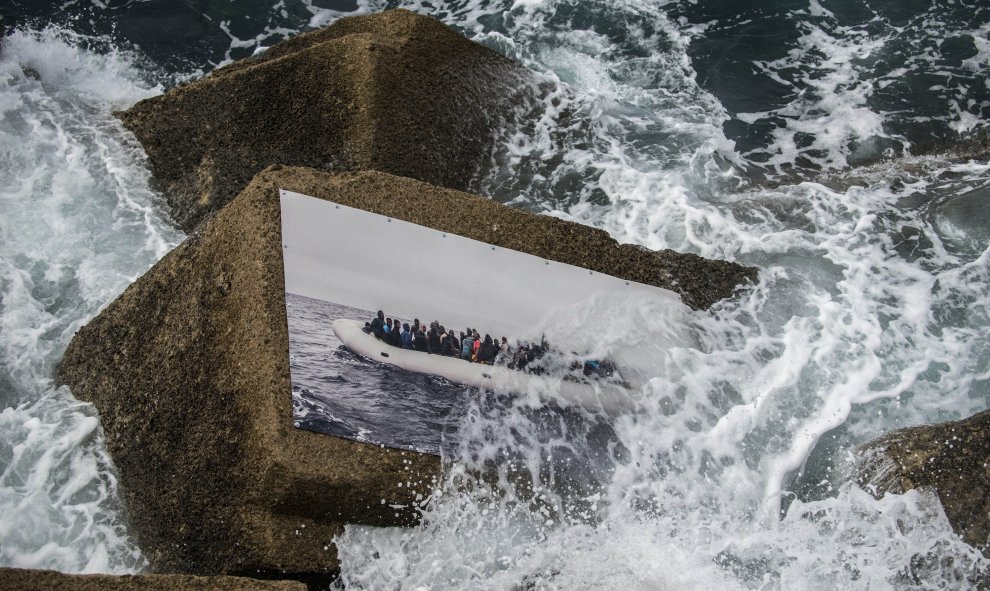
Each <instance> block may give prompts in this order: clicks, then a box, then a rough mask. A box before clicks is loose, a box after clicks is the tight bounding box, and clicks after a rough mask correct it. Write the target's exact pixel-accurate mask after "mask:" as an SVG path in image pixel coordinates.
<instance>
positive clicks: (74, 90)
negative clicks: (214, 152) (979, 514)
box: [0, 0, 990, 589]
mask: <svg viewBox="0 0 990 591" xmlns="http://www.w3.org/2000/svg"><path fill="white" fill-rule="evenodd" d="M324 4H325V3H323V2H309V1H307V2H301V3H298V2H278V3H271V5H267V4H266V5H265V6H263V7H261V8H259V9H258V13H257V14H255V15H253V16H254V17H257V18H244V19H242V20H237V18H236V15H235V16H226V17H224V18H222V19H219V21H218V22H219V23H221V24H222V26H221V24H218V25H217V28H216V30H215V31H213V33H215V35H214V36H215V37H217V38H220V39H223V40H229V46H226V45H225V46H224V47H222V48H219V49H217V48H212V49H211V50H210V53H209V54H208V55H205V57H203V56H201V57H198V58H196V59H192V58H189V57H188V56H186V57H185V58H183V59H187V58H188V59H191V60H192V62H194V64H198V67H209V65H210V64H211V63H219V62H221V61H223V60H226V59H231V58H236V57H243V56H244V55H248V54H250V53H252V52H254V51H256V50H257V49H258V48H259V47H261V46H262V45H264V44H267V43H270V42H273V41H274V40H275V39H277V38H278V37H280V36H281V35H284V34H286V31H292V30H301V29H306V28H309V27H313V26H321V25H323V24H326V23H328V22H330V21H332V20H333V19H335V18H338V17H339V16H340V15H341V14H343V13H344V12H346V11H348V10H352V9H355V10H356V11H357V12H370V11H374V10H378V9H381V8H384V7H386V6H389V7H393V6H396V5H401V6H404V7H407V8H410V9H412V10H416V11H418V12H423V13H426V14H431V15H433V16H435V17H437V18H440V19H441V20H443V21H444V22H446V23H448V24H450V25H452V26H455V27H458V28H459V29H460V30H462V31H464V32H465V33H466V34H467V35H468V36H469V37H472V38H474V39H475V40H477V41H479V42H481V43H484V44H487V45H489V46H491V47H494V48H496V49H498V50H499V51H502V52H503V53H506V54H507V55H510V56H511V57H514V58H515V59H518V60H520V61H522V62H523V63H525V64H526V65H527V66H528V67H530V68H531V69H533V70H534V71H536V72H537V73H538V75H539V76H541V77H542V78H543V79H544V80H546V81H549V82H552V83H554V85H555V90H554V91H552V92H550V93H549V94H548V95H547V96H546V97H544V104H543V106H542V109H541V110H540V111H539V118H538V119H537V120H536V121H534V122H533V123H532V125H530V126H528V127H525V128H522V129H516V130H511V131H507V132H505V135H504V136H503V137H502V141H501V143H500V148H499V149H498V151H497V153H496V154H495V155H494V158H493V164H492V168H491V170H490V171H488V174H487V175H486V176H485V177H484V178H482V179H480V181H479V186H478V190H479V191H480V192H482V193H483V194H486V195H488V196H490V197H492V198H493V199H497V200H499V201H502V202H506V203H510V204H511V205H514V206H519V207H524V208H528V209H532V210H536V211H542V212H545V213H547V214H549V215H555V216H558V217H562V218H566V219H572V220H576V221H580V222H583V223H586V224H591V225H594V226H597V227H600V228H603V229H605V230H606V231H608V232H609V233H610V234H612V235H613V236H614V237H616V238H617V239H619V240H620V241H623V242H630V243H636V244H640V245H643V246H646V247H649V248H674V249H677V250H681V251H686V252H693V253H697V254H701V255H704V256H709V257H715V258H724V259H729V260H735V261H738V262H740V263H743V264H747V265H754V266H757V267H759V268H760V278H759V281H758V283H757V284H756V285H754V286H752V287H751V289H749V290H748V291H745V292H743V293H741V294H740V296H739V297H738V298H737V299H735V300H732V301H726V302H722V303H721V304H719V305H717V306H716V307H715V308H714V309H713V310H710V311H707V312H694V313H690V314H688V315H687V317H686V319H680V320H677V321H676V323H677V326H678V327H679V329H678V330H677V331H675V332H676V334H678V335H680V336H682V337H683V336H684V335H688V336H687V337H686V338H682V339H681V340H677V341H675V342H673V343H671V344H669V345H665V346H660V343H666V342H668V337H669V336H670V334H669V333H670V331H671V326H672V323H675V321H674V320H672V319H670V318H668V317H666V316H665V315H664V312H663V311H662V310H657V309H655V307H654V306H652V304H651V303H650V302H622V303H621V304H620V305H615V304H614V303H611V302H606V301H590V302H588V303H587V304H586V306H584V307H579V308H575V309H572V310H562V311H560V313H559V315H558V316H556V317H554V318H548V319H547V324H546V325H545V326H543V327H540V328H538V329H537V330H540V329H545V330H547V331H552V330H556V331H558V332H557V333H556V337H555V338H557V339H559V340H560V341H561V342H563V341H568V340H577V341H580V340H581V339H585V340H586V341H587V339H588V331H591V332H592V333H593V338H592V339H591V343H592V344H593V345H594V347H597V348H598V350H600V351H603V352H608V353H612V352H616V351H619V352H621V351H627V352H629V351H632V352H633V353H635V354H636V355H637V357H638V358H639V359H640V360H642V359H643V358H645V359H648V360H649V363H648V364H640V366H641V367H643V366H647V367H649V368H650V369H649V373H648V375H644V376H642V378H643V379H641V380H638V381H639V383H638V384H637V385H636V388H635V392H633V398H634V399H635V401H636V406H635V408H634V410H633V411H632V412H629V413H624V414H621V415H618V416H605V415H602V414H597V413H591V412H588V411H584V410H581V409H575V408H564V409H552V412H549V411H548V412H541V411H540V409H539V408H537V404H538V403H537V401H538V400H539V397H537V396H530V397H520V398H517V399H513V400H505V399H497V398H495V397H493V396H490V395H486V394H484V393H479V394H477V402H476V403H475V405H474V406H473V407H472V409H471V411H470V412H469V413H468V414H467V418H466V419H465V421H464V424H463V425H462V429H461V437H462V439H464V441H465V443H464V444H463V445H461V446H460V447H459V448H458V449H457V450H456V451H455V452H454V453H452V454H451V455H450V456H449V457H447V458H445V463H446V465H447V467H448V470H447V474H446V479H445V482H444V484H443V485H442V486H441V487H440V489H439V490H438V491H437V492H436V493H435V494H434V496H433V498H432V499H431V501H430V504H429V506H428V507H427V509H426V510H425V513H424V521H423V525H422V526H420V527H419V528H415V529H402V530H393V529H375V528H367V527H348V528H347V530H346V531H345V533H344V534H343V535H342V536H341V537H340V538H339V539H338V540H337V545H338V547H339V553H340V557H341V561H342V581H341V582H342V584H344V585H346V587H347V588H352V589H380V588H397V589H420V588H437V589H439V588H450V589H460V588H468V587H470V588H482V589H507V588H530V589H590V588H628V589H658V588H659V589H663V588H672V589H691V588H711V587H713V586H717V587H718V588H742V589H787V588H808V589H834V588H838V587H853V588H926V589H927V588H936V587H946V588H965V587H973V586H975V584H976V580H977V579H978V578H979V577H981V576H982V577H986V576H987V572H988V569H990V564H988V561H987V560H986V559H985V558H983V557H982V556H981V555H979V554H978V553H977V552H976V551H975V550H973V549H972V548H971V547H969V546H967V545H965V544H963V543H962V542H961V541H960V540H959V539H958V538H957V536H955V534H953V533H952V531H951V528H950V526H949V524H948V523H947V521H946V519H945V516H944V514H943V513H942V510H941V507H940V505H939V503H938V500H937V498H935V497H934V496H933V495H931V494H929V493H924V492H917V491H913V492H909V493H907V494H904V495H888V496H887V497H886V498H884V499H882V500H875V499H873V497H871V496H870V495H869V494H867V493H865V492H863V491H861V490H860V489H858V488H857V487H855V486H852V485H851V484H850V482H849V477H850V473H851V455H852V454H851V452H852V450H853V449H854V448H855V447H856V446H857V445H858V444H860V443H863V442H865V441H868V440H869V439H870V438H872V437H874V436H876V435H878V434H880V433H883V432H885V431H887V430H889V429H893V428H897V427H901V426H907V425H911V424H918V423H927V422H932V421H938V420H945V419H953V418H960V417H963V416H967V415H969V414H972V413H973V412H976V411H979V410H982V409H985V408H988V407H990V346H988V345H987V344H986V335H987V331H988V326H990V311H988V309H987V298H986V293H987V291H988V285H990V254H988V252H990V248H988V243H990V219H988V218H987V216H986V215H985V214H983V213H982V210H984V209H986V208H985V207H982V206H983V204H984V202H985V200H986V199H987V198H990V165H988V163H987V161H986V156H985V154H984V155H983V156H982V157H981V158H977V159H969V160H968V159H961V158H956V157H952V156H948V155H944V154H950V153H952V152H953V151H954V150H953V149H950V148H952V147H953V146H955V145H957V144H958V145H968V144H967V142H970V141H971V140H972V138H974V137H979V134H980V133H985V132H986V123H985V110H986V108H987V107H990V98H988V94H990V93H988V91H990V85H988V84H987V82H986V76H985V73H986V71H987V68H988V67H990V37H988V35H990V29H988V27H990V25H988V24H987V22H986V21H988V20H990V14H988V11H987V9H986V8H985V7H982V6H980V5H978V4H974V3H967V2H955V3H952V4H949V3H932V5H931V6H926V7H923V8H920V9H917V10H914V9H911V8H906V7H900V8H898V7H880V8H877V7H872V8H871V7H870V6H868V5H866V4H865V3H864V4H862V5H860V4H857V3H840V2H832V1H828V0H817V1H816V0H811V1H809V2H807V3H798V5H797V6H795V7H778V6H770V5H766V4H765V3H761V2H745V3H741V4H740V5H738V6H736V5H733V6H732V7H731V10H729V11H728V14H726V13H725V10H724V9H723V8H722V7H721V5H720V4H719V3H694V2H674V1H670V2H654V3H647V2H637V1H634V0H623V1H621V2H610V3H605V2H590V1H582V2H578V1H575V0H571V1H568V0H543V1H539V0H536V1H533V0H517V1H514V2H507V1H501V2H499V1H489V0H466V1H458V2H454V3H435V2H389V3H383V2H361V3H358V4H356V5H354V6H347V7H343V6H335V7H333V8H330V9H324V8H320V6H321V5H324ZM262 9H263V10H262ZM110 10H111V9H107V12H106V14H111V13H110V12H109V11H110ZM114 10H116V9H114ZM210 10H213V7H211V8H210ZM216 10H220V8H217V9H216ZM912 10H914V12H912ZM720 11H721V12H720ZM97 12H99V11H97ZM113 14H117V13H113ZM224 14H227V13H224ZM80 26H81V25H80ZM761 35H765V38H766V40H763V39H764V37H761ZM754 39H755V41H754ZM224 43H227V41H224ZM56 54H57V55H56ZM173 60H174V52H173V53H168V55H167V57H166V58H162V61H165V62H169V63H171V62H172V61H173ZM179 61H182V60H179ZM138 63H139V62H138V61H136V59H135V58H133V57H131V56H127V55H122V54H120V53H115V52H113V51H112V50H111V51H110V52H109V53H108V52H107V51H104V50H100V51H94V50H89V49H84V48H81V47H80V45H79V43H78V42H76V41H73V40H72V34H71V33H68V32H66V31H64V30H63V31H58V30H49V31H43V32H37V33H23V32H21V33H14V34H12V35H11V36H8V37H7V38H6V39H5V41H4V49H3V53H0V68H2V80H3V82H2V84H3V86H2V87H0V92H2V93H3V94H2V96H0V98H2V100H0V107H2V109H3V114H4V115H3V119H2V122H0V125H2V127H0V133H3V134H4V142H3V143H2V146H3V147H2V148H0V154H2V157H3V163H4V164H3V168H4V170H5V171H6V170H12V171H25V172H23V173H20V172H19V173H18V174H15V175H10V174H8V175H6V176H5V177H4V180H2V181H0V183H2V184H0V196H2V198H3V199H4V212H5V215H4V217H3V220H2V221H0V224H3V225H2V226H0V228H2V236H3V249H4V250H3V253H2V260H0V265H3V266H2V268H3V279H2V282H3V283H2V286H3V292H2V293H3V316H2V321H3V325H2V331H0V346H2V350H3V358H2V363H3V372H4V373H3V374H2V375H3V376H4V377H3V380H4V382H3V384H2V386H3V389H4V390H3V391H4V396H6V397H8V398H9V400H8V401H7V402H8V406H9V408H7V409H6V410H4V411H3V413H2V414H0V422H2V425H0V429H3V432H4V433H5V438H4V441H5V443H4V444H3V445H4V447H2V448H0V458H2V462H3V464H2V465H3V466H4V472H3V480H2V481H0V486H2V488H0V503H2V504H0V507H2V511H0V515H2V517H0V532H2V533H3V537H2V539H4V540H5V541H6V540H8V539H13V540H16V541H15V542H13V543H5V544H4V545H3V547H2V550H0V560H2V561H3V562H4V563H6V564H11V565H16V566H33V565H47V566H52V567H54V568H59V569H62V570H70V571H82V570H86V571H96V570H114V571H128V570H134V569H138V568H140V565H141V559H140V555H139V553H138V552H137V550H136V549H135V548H134V546H133V545H132V544H131V543H130V542H129V541H128V540H127V537H126V533H125V531H124V527H123V520H122V518H121V513H120V510H119V507H118V506H117V501H116V497H115V492H114V483H115V481H114V478H113V471H112V467H111V466H110V462H109V460H108V459H107V458H106V455H105V452H104V451H103V450H102V445H101V444H100V441H99V437H100V436H99V430H98V427H97V426H96V425H95V421H94V419H93V413H92V410H91V409H90V408H89V407H88V406H86V405H82V404H80V403H78V402H75V401H73V400H72V398H71V396H70V394H69V393H68V392H67V391H66V390H65V389H59V390H53V389H52V388H51V382H50V373H51V368H52V366H53V365H54V363H55V362H56V361H57V359H58V357H59V355H60V354H61V351H62V349H63V348H64V346H65V344H66V342H67V340H68V338H70V336H71V334H72V332H73V331H74V330H75V328H77V327H78V326H79V325H80V324H81V323H82V322H84V321H85V319H87V318H89V317H91V316H92V315H93V314H94V313H95V312H96V311H97V310H98V309H99V307H100V306H102V305H104V304H105V303H106V302H107V301H108V300H110V299H111V298H112V297H113V296H114V295H115V294H116V293H119V291H120V290H121V289H123V287H124V286H125V285H126V284H127V283H128V282H129V281H130V280H132V279H133V278H134V277H136V276H137V275H139V274H140V273H141V272H142V271H143V270H144V269H145V268H147V266H148V265H150V264H151V263H152V262H153V261H154V260H155V259H157V258H158V257H160V256H162V254H164V252H166V251H167V250H168V248H169V247H170V246H171V245H173V244H175V242H176V241H177V240H178V239H179V238H180V236H179V235H178V234H177V233H176V232H175V231H174V230H172V229H171V228H170V226H168V224H167V223H164V222H163V221H162V220H161V219H159V218H158V217H157V216H158V214H157V213H156V212H159V211H161V209H160V203H159V201H158V197H157V196H156V195H155V194H154V193H153V192H152V191H151V190H149V189H148V187H147V177H146V173H145V172H144V169H143V163H142V156H141V153H140V148H139V147H138V146H137V145H136V144H135V143H133V139H130V138H129V136H127V135H126V134H124V133H122V132H121V131H120V129H119V125H118V124H117V123H115V122H114V120H113V118H112V117H111V116H110V112H111V111H112V110H113V109H116V108H124V107H126V106H127V105H128V104H129V103H131V102H133V101H135V100H138V99H139V98H142V97H144V96H147V95H149V94H154V93H156V92H158V89H156V88H154V87H152V86H151V85H150V84H148V83H147V82H144V81H142V80H143V78H142V77H146V78H148V79H151V78H154V77H155V76H159V77H160V75H159V74H156V73H154V72H152V73H149V72H146V71H145V72H142V71H140V66H137V65H136V64H138ZM183 63H185V62H183ZM60 64H72V66H70V67H62V66H60ZM959 142H961V144H960V143H959ZM943 148H944V149H943ZM959 151H960V152H966V150H959ZM861 164H867V166H862V167H861V168H858V169H855V170H849V169H847V168H846V167H847V166H848V165H861ZM27 171H30V174H28V172H27ZM135 251H137V252H138V255H137V256H134V252H135ZM568 321H571V322H568ZM572 324H573V327H574V328H573V330H572V329H570V328H569V327H570V326H571V325H572ZM582 330H583V331H584V332H581V331H582ZM586 344H587V343H586ZM287 395H288V394H287ZM569 413H571V414H570V415H569ZM573 413H579V414H581V415H582V417H581V418H582V420H580V421H571V420H568V416H571V415H572V414H573ZM8 434H9V435H8ZM53 442H54V443H53Z"/></svg>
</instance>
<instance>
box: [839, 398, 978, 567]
mask: <svg viewBox="0 0 990 591" xmlns="http://www.w3.org/2000/svg"><path fill="white" fill-rule="evenodd" d="M859 455H860V458H861V460H860V473H859V477H858V478H859V483H860V485H861V486H862V487H864V488H865V489H867V490H869V491H870V492H872V493H873V494H874V495H876V496H878V497H879V496H882V495H883V494H885V493H888V492H892V493H903V492H905V491H907V490H910V489H912V488H921V487H929V488H931V489H933V490H934V491H935V492H936V494H938V498H939V499H940V500H941V502H942V506H943V507H944V508H945V514H946V516H947V517H948V518H949V522H950V523H951V524H952V527H953V529H954V530H955V531H956V533H958V534H959V535H961V536H962V538H963V540H965V541H966V542H967V543H969V544H971V545H972V546H975V547H976V548H979V549H980V550H981V551H982V552H983V554H984V555H986V556H988V557H990V552H988V542H990V411H984V412H981V413H978V414H975V415H973V416H971V417H969V418H967V419H963V420H961V421H952V422H948V423H939V424H936V425H925V426H921V427H911V428H908V429H899V430H897V431H893V432H891V433H888V434H887V435H884V436H883V437H880V438H878V439H876V440H874V441H871V442H870V443H868V444H866V445H864V446H863V447H862V448H860V450H859Z"/></svg>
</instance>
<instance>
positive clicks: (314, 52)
mask: <svg viewBox="0 0 990 591" xmlns="http://www.w3.org/2000/svg"><path fill="white" fill-rule="evenodd" d="M533 84H534V83H533V80H532V74H531V73H530V72H529V71H528V70H526V69H525V68H524V67H522V66H521V65H519V64H517V63H516V62H513V61H511V60H509V59H508V58H506V57H504V56H502V55H500V54H498V53H496V52H494V51H492V50H490V49H487V48H485V47H483V46H481V45H478V44H476V43H473V42H470V41H468V40H467V39H465V38H464V37H462V36H461V35H459V34H457V33H455V32H454V31H453V30H451V29H450V28H448V27H447V26H446V25H443V24H442V23H440V22H438V21H436V20H433V19H431V18H429V17H425V16H420V15H416V14H414V13H412V12H408V11H405V10H393V11H387V12H383V13H380V14H374V15H368V16H358V17H350V18H344V19H341V20H339V21H337V22H335V23H334V24H332V25H330V26H329V27H327V28H325V29H321V30H318V31H314V32H311V33H306V34H303V35H299V36H297V37H294V38H291V39H289V40H287V41H284V42H282V43H280V44H278V45H275V46H274V47H272V48H270V49H269V50H268V51H266V52H265V53H263V54H261V55H260V56H257V57H254V58H249V59H245V60H241V61H239V62H235V63H234V64H231V65H229V66H227V67H224V68H220V69H218V70H216V71H215V72H213V73H211V74H210V75H209V76H206V77H204V78H202V79H200V80H197V81H195V82H192V83H190V84H187V85H184V86H180V87H178V88H174V89H172V90H170V91H169V92H167V93H165V94H164V95H162V96H158V97H153V98H151V99H147V100H144V101H141V102H139V103H138V104H136V105H135V106H133V107H132V108H131V109H129V110H128V111H126V112H124V113H121V114H120V117H121V119H122V120H123V122H124V125H125V126H126V127H127V128H128V129H130V130H131V131H133V132H134V134H135V135H136V136H137V138H138V139H139V140H140V141H141V143H142V144H143V145H144V148H145V151H146V152H147V154H148V159H149V161H150V163H151V166H152V168H153V170H154V173H155V178H156V180H157V181H158V182H159V183H161V184H162V186H163V188H164V190H165V195H166V198H167V199H168V202H169V204H170V206H171V208H172V214H173V216H174V218H175V219H176V220H177V221H178V222H179V224H180V225H181V226H182V227H183V229H185V230H186V231H187V232H189V231H191V230H192V229H193V228H194V227H195V226H196V225H197V224H198V223H199V222H200V221H201V220H202V219H203V218H204V217H205V216H207V215H209V214H210V213H212V212H214V211H217V210H218V209H219V208H220V207H222V206H223V205H224V204H225V203H227V202H228V201H229V200H230V199H232V198H233V197H234V196H235V195H237V194H238V193H239V192H240V191H241V189H243V188H244V186H245V185H247V183H248V181H250V180H251V178H252V177H253V176H254V175H255V173H257V172H259V171H260V170H262V169H263V168H265V167H266V166H269V165H271V164H285V165H300V166H308V167H313V168H317V169H322V170H327V171H333V172H342V171H350V170H379V171H384V172H389V173H392V174H397V175H402V176H407V177H410V178H416V179H420V180H424V181H427V182H430V183H433V184H437V185H441V186H445V187H452V188H456V189H461V190H465V189H468V188H469V183H470V182H471V180H472V179H473V178H474V177H475V176H476V175H477V174H478V172H479V168H480V167H481V166H482V165H483V164H484V163H485V162H487V161H488V160H489V159H490V155H491V151H492V147H493V142H494V139H495V134H496V133H497V131H498V130H499V129H501V128H502V126H503V123H504V122H505V121H506V120H507V118H509V117H511V116H512V113H513V112H514V111H513V105H515V104H518V103H519V102H520V101H523V100H525V98H524V97H527V96H531V95H532V93H533Z"/></svg>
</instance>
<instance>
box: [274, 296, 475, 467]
mask: <svg viewBox="0 0 990 591" xmlns="http://www.w3.org/2000/svg"><path fill="white" fill-rule="evenodd" d="M285 307H286V317H287V318H288V323H289V362H290V368H291V372H292V408H293V414H294V419H295V425H296V426H297V427H299V428H302V429H307V430H310V431H317V432H320V433H326V434H328V435H334V436H337V437H346V438H348V439H354V440H357V441H364V442H368V443H381V444H384V445H387V446H388V447H395V448H399V449H411V450H415V451H420V452H426V453H432V454H438V453H440V449H441V447H442V446H443V445H444V444H445V442H447V443H451V442H450V441H449V439H450V438H451V437H454V436H455V426H456V425H457V423H458V421H459V420H460V419H461V417H463V415H464V412H465V410H466V407H467V406H468V402H469V397H470V396H472V395H477V394H478V393H477V392H473V391H471V390H469V389H468V388H465V387H464V386H460V385H457V384H453V383H451V382H449V381H447V380H445V379H443V378H441V377H438V376H432V375H427V374H420V373H415V372H410V371H406V370H404V369H402V368H399V367H395V366H393V365H389V364H387V363H378V362H375V361H371V360H369V359H366V358H364V357H362V356H360V355H356V354H354V353H351V352H350V351H348V350H347V349H346V348H345V347H344V346H343V343H341V342H340V340H339V339H338V338H337V336H336V335H334V334H333V329H332V328H331V324H332V323H333V321H334V320H336V319H338V318H352V319H356V320H360V319H363V320H366V321H368V320H371V319H372V318H373V317H374V314H375V313H374V312H369V311H367V310H360V309H357V308H350V307H348V306H342V305H340V304H335V303H332V302H325V301H322V300H317V299H312V298H307V297H305V296H301V295H296V294H291V293H287V294H285Z"/></svg>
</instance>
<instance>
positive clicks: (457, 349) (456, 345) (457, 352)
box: [447, 330, 461, 357]
mask: <svg viewBox="0 0 990 591" xmlns="http://www.w3.org/2000/svg"><path fill="white" fill-rule="evenodd" d="M447 338H448V339H450V353H448V355H450V356H451V357H460V356H461V343H460V341H458V340H457V335H456V334H454V331H453V330H451V331H450V332H448V333H447Z"/></svg>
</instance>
